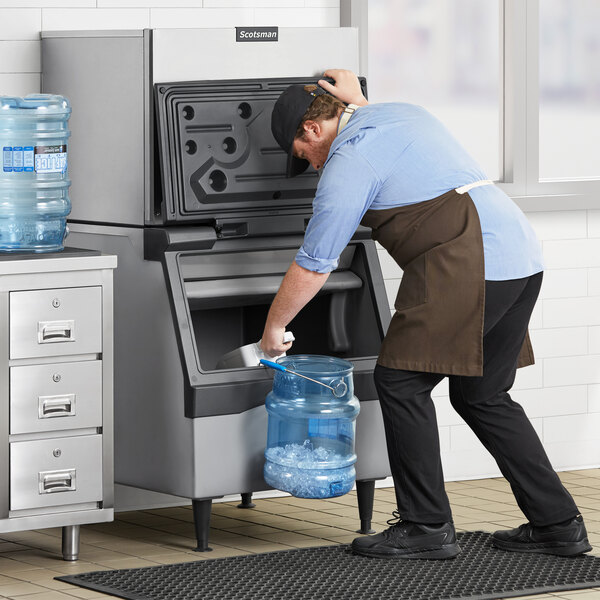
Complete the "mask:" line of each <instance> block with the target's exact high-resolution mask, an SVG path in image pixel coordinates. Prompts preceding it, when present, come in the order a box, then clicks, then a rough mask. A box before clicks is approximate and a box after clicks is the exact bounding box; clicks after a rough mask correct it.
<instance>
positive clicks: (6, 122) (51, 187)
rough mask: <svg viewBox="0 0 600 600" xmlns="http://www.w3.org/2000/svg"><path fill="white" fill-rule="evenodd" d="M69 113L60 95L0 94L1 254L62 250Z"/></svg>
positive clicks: (67, 207) (68, 205) (67, 183)
mask: <svg viewBox="0 0 600 600" xmlns="http://www.w3.org/2000/svg"><path fill="white" fill-rule="evenodd" d="M70 115H71V106H70V104H69V101H68V100H67V99H66V98H64V97H63V96H56V95H52V94H31V95H29V96H26V97H25V98H20V97H18V96H0V149H1V150H2V169H1V170H0V251H2V252H57V251H60V250H62V249H63V241H64V238H65V235H66V234H67V215H68V214H69V213H70V212H71V201H70V200H69V195H68V190H69V186H70V184H71V182H70V181H69V179H68V177H67V140H68V138H69V135H70V132H69V129H68V120H69V117H70Z"/></svg>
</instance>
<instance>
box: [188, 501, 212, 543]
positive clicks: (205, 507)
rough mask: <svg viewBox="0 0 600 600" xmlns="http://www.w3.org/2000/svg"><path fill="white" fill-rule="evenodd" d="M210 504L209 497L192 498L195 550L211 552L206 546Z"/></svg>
mask: <svg viewBox="0 0 600 600" xmlns="http://www.w3.org/2000/svg"><path fill="white" fill-rule="evenodd" d="M211 506H212V499H211V498H202V499H199V500H194V499H193V500H192V510H193V511H194V528H195V529H196V542H197V544H198V545H197V547H196V548H195V551H196V552H211V551H212V548H209V547H208V532H209V530H210V509H211Z"/></svg>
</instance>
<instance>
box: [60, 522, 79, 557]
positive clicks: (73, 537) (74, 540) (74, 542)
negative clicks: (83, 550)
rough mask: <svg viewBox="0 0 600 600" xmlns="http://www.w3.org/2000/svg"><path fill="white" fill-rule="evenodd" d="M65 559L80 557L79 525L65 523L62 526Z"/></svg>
mask: <svg viewBox="0 0 600 600" xmlns="http://www.w3.org/2000/svg"><path fill="white" fill-rule="evenodd" d="M62 555H63V560H77V559H78V558H79V525H65V526H64V527H63V528H62Z"/></svg>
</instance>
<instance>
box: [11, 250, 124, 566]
mask: <svg viewBox="0 0 600 600" xmlns="http://www.w3.org/2000/svg"><path fill="white" fill-rule="evenodd" d="M115 267H116V257H114V256H109V255H103V254H100V253H98V252H94V251H89V250H79V249H75V248H66V249H65V250H64V251H63V252H61V253H56V254H48V255H31V254H30V255H24V254H20V255H14V256H11V255H0V338H1V339H4V340H6V342H5V343H4V344H0V537H1V534H2V532H8V531H19V530H23V529H40V528H44V527H62V528H63V557H64V558H65V560H76V559H77V556H78V552H79V526H80V525H81V524H84V523H96V522H103V521H111V520H112V519H113V488H114V476H113V472H114V469H113V407H112V380H113V342H112V326H113V304H112V302H113V300H112V293H113V289H112V270H113V269H114V268H115Z"/></svg>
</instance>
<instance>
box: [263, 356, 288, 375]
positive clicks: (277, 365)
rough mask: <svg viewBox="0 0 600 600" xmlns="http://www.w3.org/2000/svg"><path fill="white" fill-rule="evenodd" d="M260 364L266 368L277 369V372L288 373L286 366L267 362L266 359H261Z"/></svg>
mask: <svg viewBox="0 0 600 600" xmlns="http://www.w3.org/2000/svg"><path fill="white" fill-rule="evenodd" d="M260 363H261V364H262V365H265V366H266V367H271V369H275V370H276V371H283V372H284V373H285V372H286V371H287V369H286V368H285V367H284V366H282V365H280V364H278V363H276V362H273V361H271V360H265V359H264V358H261V359H260Z"/></svg>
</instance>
